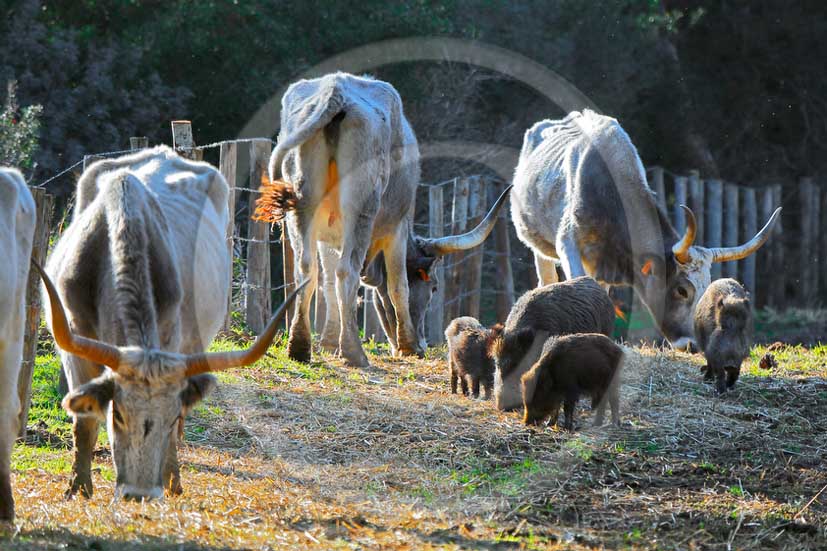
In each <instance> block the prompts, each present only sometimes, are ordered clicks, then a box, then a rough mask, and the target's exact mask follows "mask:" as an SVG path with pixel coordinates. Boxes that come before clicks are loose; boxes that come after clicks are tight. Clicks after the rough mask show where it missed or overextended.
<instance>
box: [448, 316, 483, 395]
mask: <svg viewBox="0 0 827 551" xmlns="http://www.w3.org/2000/svg"><path fill="white" fill-rule="evenodd" d="M492 338H493V332H492V331H491V330H489V329H486V328H485V327H483V326H482V325H481V324H480V322H479V321H477V320H476V318H472V317H468V316H465V317H461V318H456V319H455V320H454V321H452V322H451V323H450V324H449V325H448V327H447V328H446V329H445V340H446V342H447V343H448V369H449V371H450V373H451V393H452V394H456V393H457V381H459V383H460V385H461V388H462V394H463V396H467V395H468V385H469V383H470V385H471V391H472V393H473V395H474V398H479V395H480V384H482V386H483V388H484V389H485V399H486V400H488V399H489V398H490V397H491V389H492V388H493V387H494V359H493V358H492V357H491V356H489V354H488V348H489V346H490V341H491V339H492Z"/></svg>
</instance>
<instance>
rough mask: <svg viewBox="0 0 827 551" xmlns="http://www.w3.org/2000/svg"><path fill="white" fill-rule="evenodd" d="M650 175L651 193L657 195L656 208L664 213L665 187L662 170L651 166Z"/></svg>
mask: <svg viewBox="0 0 827 551" xmlns="http://www.w3.org/2000/svg"><path fill="white" fill-rule="evenodd" d="M650 170H651V173H652V180H651V182H652V184H651V186H650V187H651V188H652V191H654V192H655V195H657V200H658V206H659V207H660V208H661V209H662V210H663V212H664V213H665V212H666V185H665V184H664V182H663V168H662V167H659V166H653V167H652V168H651V169H650Z"/></svg>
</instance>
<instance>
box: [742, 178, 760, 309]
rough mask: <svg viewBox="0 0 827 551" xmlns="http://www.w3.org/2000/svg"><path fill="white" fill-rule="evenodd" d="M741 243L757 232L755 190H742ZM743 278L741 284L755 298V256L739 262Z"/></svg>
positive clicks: (752, 255)
mask: <svg viewBox="0 0 827 551" xmlns="http://www.w3.org/2000/svg"><path fill="white" fill-rule="evenodd" d="M743 214H744V218H743V226H742V228H743V231H742V232H741V235H742V240H741V242H742V243H746V242H747V241H748V240H749V239H752V237H753V236H754V235H755V234H756V233H757V232H758V208H757V205H756V201H755V189H754V188H744V208H743ZM741 266H742V269H743V276H742V281H741V283H743V284H744V287H746V288H747V291H749V292H750V294H751V295H753V296H755V255H754V254H751V255H749V256H748V257H746V258H745V259H744V260H742V261H741Z"/></svg>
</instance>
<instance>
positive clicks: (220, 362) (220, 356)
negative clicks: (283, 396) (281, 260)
mask: <svg viewBox="0 0 827 551" xmlns="http://www.w3.org/2000/svg"><path fill="white" fill-rule="evenodd" d="M309 282H310V280H309V279H307V280H305V281H304V283H302V284H301V285H299V286H298V287H296V290H295V291H293V292H292V293H290V296H288V297H287V300H285V301H284V303H283V304H282V305H281V306H279V309H278V310H276V313H275V314H273V317H272V318H270V323H268V324H267V327H265V328H264V331H262V332H261V334H260V335H259V336H258V337H257V338H256V341H255V342H254V343H253V344H252V346H250V348H248V349H247V350H235V351H233V352H210V353H204V354H190V355H189V356H187V359H186V372H185V375H186V376H187V377H192V376H193V375H199V374H201V373H207V372H210V371H222V370H224V369H231V368H233V367H244V366H247V365H250V364H252V363H255V362H256V360H258V359H259V358H261V357H262V356H263V355H264V353H265V352H267V349H268V348H269V347H270V343H271V342H273V338H274V337H275V336H276V328H277V327H278V325H279V323H281V320H282V318H283V316H284V311H285V310H287V309H288V308H290V306H291V305H292V304H293V301H294V300H296V296H297V295H298V294H299V292H300V291H301V290H302V289H304V286H305V285H307V284H308V283H309Z"/></svg>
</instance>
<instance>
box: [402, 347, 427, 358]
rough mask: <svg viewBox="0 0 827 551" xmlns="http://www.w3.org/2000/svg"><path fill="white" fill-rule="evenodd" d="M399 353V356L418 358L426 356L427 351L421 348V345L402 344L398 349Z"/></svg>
mask: <svg viewBox="0 0 827 551" xmlns="http://www.w3.org/2000/svg"><path fill="white" fill-rule="evenodd" d="M397 355H399V356H416V357H418V358H424V357H425V351H424V350H422V349H420V348H419V347H414V346H401V347H399V349H398V350H397Z"/></svg>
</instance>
